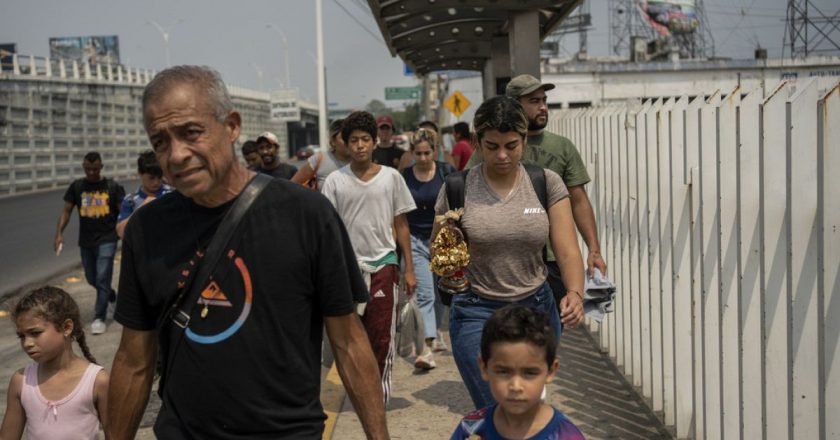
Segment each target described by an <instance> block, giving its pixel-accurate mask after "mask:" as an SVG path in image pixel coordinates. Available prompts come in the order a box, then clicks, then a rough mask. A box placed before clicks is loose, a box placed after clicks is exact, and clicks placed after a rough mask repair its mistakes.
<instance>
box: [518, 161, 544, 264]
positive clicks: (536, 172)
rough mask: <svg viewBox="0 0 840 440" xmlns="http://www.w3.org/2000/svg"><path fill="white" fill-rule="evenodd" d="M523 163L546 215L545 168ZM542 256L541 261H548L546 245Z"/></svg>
mask: <svg viewBox="0 0 840 440" xmlns="http://www.w3.org/2000/svg"><path fill="white" fill-rule="evenodd" d="M523 165H525V171H527V172H528V177H529V178H530V179H531V185H532V186H533V187H534V192H536V193H537V198H538V199H540V204H541V205H542V207H543V210H544V211H545V215H548V183H547V182H546V180H545V169H544V168H543V167H540V166H537V165H532V164H523ZM542 256H543V262H545V263H548V248H547V247H546V246H543V248H542Z"/></svg>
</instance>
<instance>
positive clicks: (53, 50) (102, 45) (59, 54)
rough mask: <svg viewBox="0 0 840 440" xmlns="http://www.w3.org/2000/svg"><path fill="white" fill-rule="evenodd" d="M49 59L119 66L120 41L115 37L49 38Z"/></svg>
mask: <svg viewBox="0 0 840 440" xmlns="http://www.w3.org/2000/svg"><path fill="white" fill-rule="evenodd" d="M50 58H56V59H58V58H63V59H65V60H74V61H78V62H80V63H89V64H119V63H120V40H119V38H118V37H117V36H116V35H104V36H98V37H96V36H88V37H56V38H50Z"/></svg>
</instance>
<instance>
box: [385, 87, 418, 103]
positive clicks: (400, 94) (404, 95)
mask: <svg viewBox="0 0 840 440" xmlns="http://www.w3.org/2000/svg"><path fill="white" fill-rule="evenodd" d="M385 99H386V100H397V99H420V87H385Z"/></svg>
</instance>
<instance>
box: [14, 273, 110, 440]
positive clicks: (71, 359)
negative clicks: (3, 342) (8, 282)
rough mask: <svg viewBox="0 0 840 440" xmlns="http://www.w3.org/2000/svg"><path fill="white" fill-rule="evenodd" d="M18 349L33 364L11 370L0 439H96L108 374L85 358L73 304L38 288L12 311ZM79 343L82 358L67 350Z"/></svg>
mask: <svg viewBox="0 0 840 440" xmlns="http://www.w3.org/2000/svg"><path fill="white" fill-rule="evenodd" d="M12 318H13V319H14V322H15V325H16V327H17V335H18V338H19V339H20V346H21V348H23V351H25V352H26V354H27V355H29V357H30V358H32V360H33V361H35V362H34V363H32V364H30V365H28V366H26V367H25V368H22V369H20V370H18V371H17V372H15V373H14V374H13V375H12V379H11V380H10V381H9V390H8V391H7V394H6V396H7V397H6V414H5V416H4V417H3V425H2V427H0V438H2V439H4V440H6V439H20V438H21V436H22V435H23V431H24V428H25V429H26V435H27V438H28V439H32V440H39V439H50V440H62V439H96V438H99V427H100V422H102V423H103V424H104V420H105V417H104V416H105V410H106V407H107V393H108V373H107V372H106V371H105V370H103V369H102V367H100V366H99V365H96V359H94V357H93V356H92V355H91V354H90V349H89V348H88V346H87V343H86V342H85V333H84V330H83V328H84V327H82V324H81V320H80V318H79V306H78V305H77V304H76V301H74V300H73V298H72V297H71V296H70V295H69V294H68V293H67V292H65V291H64V290H61V289H59V288H57V287H42V288H39V289H36V290H34V291H32V292H29V293H28V294H26V295H24V297H23V298H22V299H21V300H20V302H18V304H17V306H15V309H14V311H13V312H12ZM73 341H76V342H77V343H78V344H79V347H80V348H81V350H82V354H83V355H84V358H81V357H79V356H78V355H77V354H76V353H74V352H73Z"/></svg>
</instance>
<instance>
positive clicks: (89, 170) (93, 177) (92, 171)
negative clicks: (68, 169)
mask: <svg viewBox="0 0 840 440" xmlns="http://www.w3.org/2000/svg"><path fill="white" fill-rule="evenodd" d="M82 169H84V170H85V179H87V181H88V182H99V181H100V180H101V179H102V175H101V172H102V161H101V160H95V161H93V162H88V161H86V160H85V161H82Z"/></svg>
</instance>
